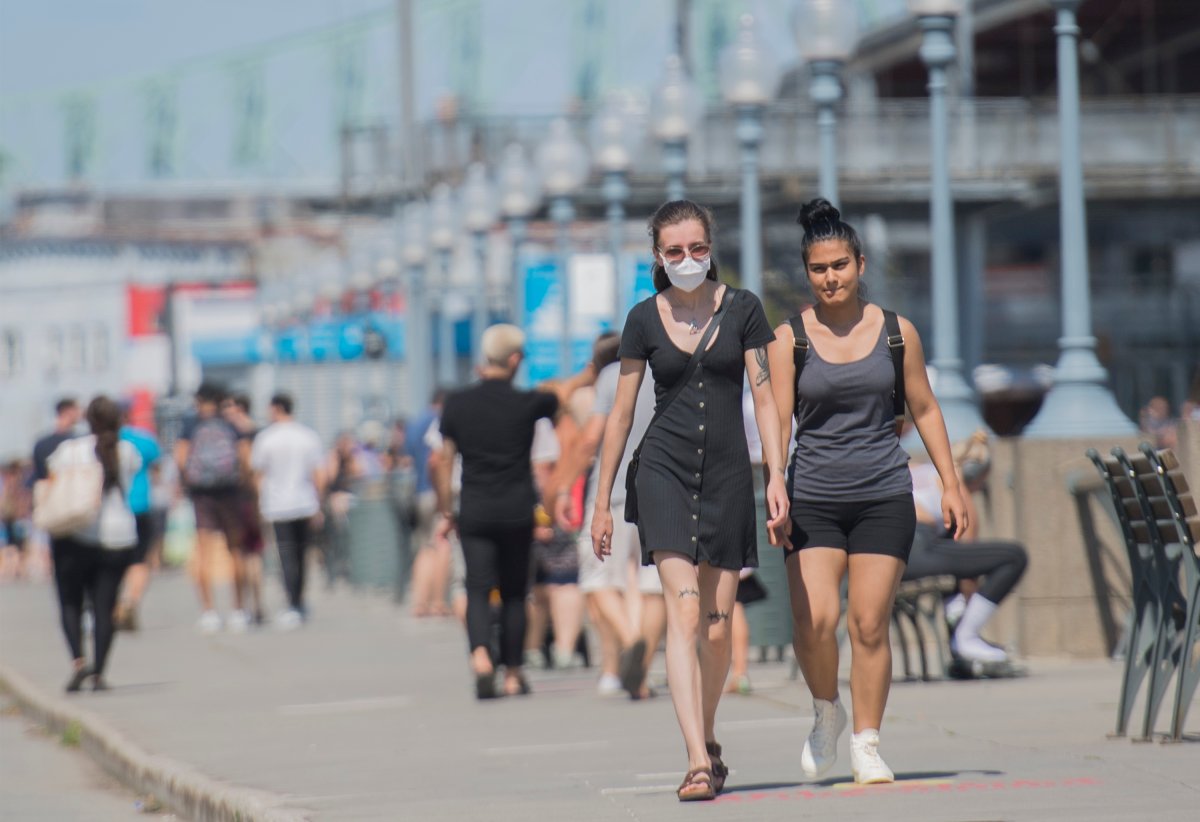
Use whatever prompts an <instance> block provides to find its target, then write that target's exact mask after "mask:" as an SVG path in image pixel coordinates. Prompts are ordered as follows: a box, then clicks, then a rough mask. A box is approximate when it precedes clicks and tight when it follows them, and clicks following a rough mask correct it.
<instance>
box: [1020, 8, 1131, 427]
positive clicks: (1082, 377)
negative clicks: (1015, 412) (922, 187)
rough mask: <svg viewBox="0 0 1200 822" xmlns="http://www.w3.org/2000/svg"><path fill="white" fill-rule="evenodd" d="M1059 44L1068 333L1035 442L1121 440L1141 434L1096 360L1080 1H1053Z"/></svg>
mask: <svg viewBox="0 0 1200 822" xmlns="http://www.w3.org/2000/svg"><path fill="white" fill-rule="evenodd" d="M1051 5H1052V6H1054V11H1055V13H1056V15H1057V21H1056V24H1055V26H1054V34H1055V35H1056V36H1057V37H1058V118H1059V128H1058V139H1059V172H1058V173H1059V187H1060V189H1061V191H1060V193H1059V220H1060V225H1059V231H1060V234H1061V239H1060V243H1061V245H1062V249H1061V252H1060V255H1061V257H1062V266H1063V271H1062V309H1061V310H1062V327H1063V335H1062V337H1061V338H1059V341H1058V348H1059V357H1058V363H1057V365H1056V367H1055V369H1054V384H1053V386H1051V388H1050V392H1049V393H1048V394H1047V395H1046V398H1045V400H1044V401H1043V402H1042V407H1041V409H1040V410H1039V411H1038V414H1037V416H1036V417H1034V418H1033V422H1031V423H1029V427H1028V428H1026V429H1025V432H1024V433H1025V435H1026V436H1029V437H1040V438H1049V437H1080V436H1115V435H1119V434H1131V433H1133V432H1134V431H1135V430H1137V429H1136V427H1135V426H1134V424H1133V423H1132V422H1130V420H1129V418H1128V417H1126V416H1125V415H1124V414H1123V413H1122V412H1121V409H1120V407H1119V406H1118V405H1117V401H1116V400H1115V399H1114V398H1113V395H1112V393H1111V392H1110V391H1109V390H1108V385H1107V383H1108V373H1107V372H1106V371H1105V369H1104V366H1102V365H1101V364H1100V361H1099V360H1098V359H1096V338H1095V337H1093V336H1092V306H1091V294H1090V288H1089V285H1088V265H1087V263H1088V259H1087V217H1086V201H1085V200H1084V196H1083V160H1082V157H1081V153H1082V149H1081V142H1080V131H1079V53H1078V49H1079V24H1078V22H1077V21H1076V18H1075V11H1076V9H1077V8H1078V7H1079V0H1051Z"/></svg>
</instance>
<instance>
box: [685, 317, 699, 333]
mask: <svg viewBox="0 0 1200 822" xmlns="http://www.w3.org/2000/svg"><path fill="white" fill-rule="evenodd" d="M688 333H689V334H699V333H700V326H698V325H696V321H695V320H692V322H691V327H690V328H689V329H688Z"/></svg>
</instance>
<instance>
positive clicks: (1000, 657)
mask: <svg viewBox="0 0 1200 822" xmlns="http://www.w3.org/2000/svg"><path fill="white" fill-rule="evenodd" d="M950 652H951V653H953V654H955V655H957V656H961V657H962V658H963V659H965V660H967V661H968V662H1007V661H1008V654H1007V653H1006V652H1005V650H1004V649H1003V648H998V647H996V646H995V645H992V644H991V643H990V642H988V641H987V640H985V639H983V638H982V637H980V636H972V637H965V638H963V639H959V638H958V636H957V635H955V636H952V637H951V638H950Z"/></svg>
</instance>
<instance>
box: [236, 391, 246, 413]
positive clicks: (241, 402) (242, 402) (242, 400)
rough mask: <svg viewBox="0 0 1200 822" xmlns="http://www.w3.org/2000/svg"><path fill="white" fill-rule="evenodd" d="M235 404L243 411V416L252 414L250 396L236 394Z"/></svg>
mask: <svg viewBox="0 0 1200 822" xmlns="http://www.w3.org/2000/svg"><path fill="white" fill-rule="evenodd" d="M233 404H234V405H236V406H237V407H238V408H240V409H242V413H243V414H249V413H250V395H249V394H234V395H233Z"/></svg>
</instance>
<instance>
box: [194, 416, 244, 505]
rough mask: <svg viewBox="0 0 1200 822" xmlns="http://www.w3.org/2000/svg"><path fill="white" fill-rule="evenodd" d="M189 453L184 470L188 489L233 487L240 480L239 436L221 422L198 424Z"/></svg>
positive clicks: (207, 420) (209, 420) (215, 420)
mask: <svg viewBox="0 0 1200 822" xmlns="http://www.w3.org/2000/svg"><path fill="white" fill-rule="evenodd" d="M191 442H192V445H191V450H189V451H188V458H187V464H186V465H184V468H183V479H184V482H186V483H187V486H188V487H189V488H196V489H200V490H212V489H217V488H233V487H236V486H237V484H238V481H239V480H240V479H241V473H240V467H239V465H238V435H237V432H236V431H235V430H234V429H233V426H231V425H229V424H228V423H227V422H225V421H224V420H222V419H218V418H216V417H213V418H210V419H205V420H200V422H199V423H197V424H196V428H195V430H194V431H193V432H192V439H191Z"/></svg>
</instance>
